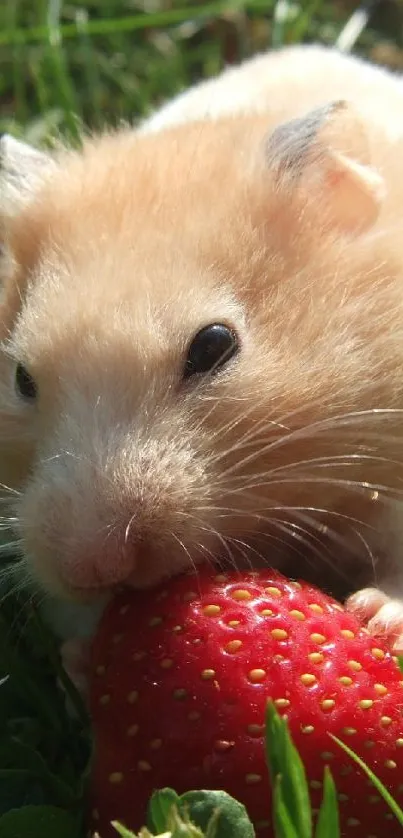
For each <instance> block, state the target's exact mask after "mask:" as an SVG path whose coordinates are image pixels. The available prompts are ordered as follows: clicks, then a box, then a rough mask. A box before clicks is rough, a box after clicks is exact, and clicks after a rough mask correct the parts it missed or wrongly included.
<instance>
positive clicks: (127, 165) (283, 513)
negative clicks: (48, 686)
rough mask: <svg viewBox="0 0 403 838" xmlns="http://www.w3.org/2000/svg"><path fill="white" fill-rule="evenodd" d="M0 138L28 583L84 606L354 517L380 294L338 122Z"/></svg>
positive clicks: (375, 251)
mask: <svg viewBox="0 0 403 838" xmlns="http://www.w3.org/2000/svg"><path fill="white" fill-rule="evenodd" d="M4 142H5V144H4V147H3V173H2V177H3V183H2V186H3V189H2V196H4V197H2V206H1V217H2V222H1V223H2V228H1V229H2V236H3V241H4V245H5V250H6V252H7V254H8V256H7V259H8V268H7V269H4V276H5V279H4V290H3V300H2V315H1V322H2V325H1V329H2V345H1V358H0V448H1V451H0V455H1V456H0V462H1V473H0V479H1V480H2V483H3V485H4V492H5V497H6V500H7V501H8V504H9V512H8V514H9V516H10V522H11V525H12V526H13V528H14V530H15V534H16V538H17V539H18V542H19V544H20V546H21V552H22V559H21V562H22V567H24V568H25V572H26V574H27V576H29V577H30V578H31V579H34V580H35V581H36V582H39V584H40V585H41V586H42V588H43V589H45V590H46V591H49V592H52V593H56V594H58V595H61V596H65V597H67V598H78V599H80V598H81V599H82V598H84V599H90V598H92V597H96V596H98V595H100V594H101V593H102V592H104V591H105V590H108V591H109V590H111V589H113V588H115V587H118V586H121V585H126V584H128V585H133V586H136V587H144V586H149V585H152V584H154V583H156V582H158V581H160V580H161V579H162V578H164V577H165V576H167V575H170V574H172V573H176V572H179V571H180V570H182V569H187V568H190V567H194V566H196V565H197V564H198V563H200V562H205V561H210V562H213V561H215V560H216V559H218V558H221V560H223V561H227V562H230V563H237V562H239V561H240V560H242V559H243V558H245V559H246V560H248V557H249V558H250V556H251V555H255V556H256V557H257V558H258V557H259V559H260V558H263V560H267V561H269V562H273V556H274V551H275V548H276V547H277V546H278V545H281V544H282V543H283V542H284V541H287V540H288V539H289V538H292V537H296V538H297V539H299V541H300V542H301V543H302V544H303V545H306V544H308V543H310V538H311V539H312V540H311V543H312V544H314V545H315V544H317V542H318V539H319V533H320V532H321V531H322V530H321V529H320V528H322V529H323V527H324V525H326V526H327V527H328V529H332V528H333V527H334V525H335V522H337V520H339V518H340V517H343V515H346V516H348V515H349V516H350V517H351V518H358V519H361V518H362V517H363V512H362V510H361V507H360V504H363V503H364V496H365V502H369V497H370V495H371V494H372V495H373V491H372V489H373V484H374V483H375V482H376V481H375V478H376V480H377V483H380V482H381V480H380V479H379V478H380V474H381V471H382V465H381V459H382V458H383V459H384V460H385V459H386V458H387V456H388V452H387V446H386V443H385V439H386V437H387V433H386V428H387V427H389V425H390V426H391V425H392V418H391V416H393V415H394V414H393V410H392V409H394V408H395V407H396V404H397V401H398V390H399V388H400V391H401V387H402V384H401V376H400V378H399V376H398V375H397V370H396V374H395V368H394V365H395V358H394V354H393V353H395V354H396V355H397V353H398V349H397V348H396V347H395V346H394V345H393V346H392V348H391V350H390V353H389V357H388V361H387V363H388V364H389V368H390V369H389V373H390V375H389V383H390V382H391V381H392V379H393V383H392V384H390V386H389V383H386V381H385V376H384V375H382V363H384V362H385V354H384V347H383V344H382V340H383V338H382V334H381V326H380V321H381V319H382V316H387V317H389V320H390V321H391V319H393V317H396V318H397V316H398V315H397V309H398V308H399V314H400V307H401V298H403V297H402V295H401V294H399V295H398V294H397V293H396V284H397V279H396V277H397V276H398V272H399V270H400V266H399V264H398V259H397V256H396V255H395V254H394V252H393V251H391V250H390V247H389V243H388V242H386V243H385V241H384V238H383V237H382V236H381V235H380V234H379V231H378V232H377V229H378V228H377V219H378V216H379V214H380V213H382V212H383V208H384V204H385V196H384V186H383V183H382V179H381V177H380V175H378V174H377V173H376V172H375V171H373V169H372V168H371V167H370V165H369V162H368V160H367V159H366V150H365V149H366V146H365V131H364V130H363V128H362V126H361V125H360V124H359V123H358V120H357V119H356V117H355V115H354V114H353V113H352V112H351V109H350V108H349V107H348V106H346V105H343V104H341V103H338V104H336V105H332V106H329V107H327V108H323V109H321V110H319V111H315V112H314V113H311V114H308V115H307V116H306V118H302V119H300V120H295V121H293V122H291V123H289V124H287V125H282V126H280V127H278V128H274V129H272V130H270V126H268V125H267V120H265V119H264V118H262V117H258V118H255V117H251V118H246V117H245V118H237V119H233V120H231V119H229V120H223V121H222V122H217V123H211V124H209V123H205V124H200V125H197V124H195V125H188V126H183V127H178V128H176V129H171V130H169V131H167V132H165V134H163V133H161V134H157V135H154V136H146V135H143V136H141V137H140V136H137V135H136V134H135V133H134V132H120V133H117V134H115V135H108V136H103V137H101V138H98V139H95V140H91V141H89V142H88V143H86V144H85V146H84V148H83V150H82V151H80V152H79V153H76V152H64V151H63V152H61V153H59V154H57V155H55V156H54V157H52V158H48V157H47V156H46V155H42V154H38V153H36V154H35V153H31V154H29V153H27V155H25V153H24V148H22V147H21V146H20V145H19V144H16V143H15V141H11V140H7V141H3V143H4ZM388 248H389V249H388ZM399 351H401V348H400V347H399ZM381 362H382V363H381ZM396 365H397V361H396ZM374 408H385V417H384V419H383V433H382V435H380V436H381V439H382V443H379V445H378V441H377V439H376V430H377V427H378V426H377V421H378V420H376V418H375V414H374ZM379 421H380V420H379ZM388 422H389V425H388ZM378 424H379V423H378ZM382 445H384V448H382ZM379 446H380V447H381V448H382V450H380V447H379ZM377 458H378V459H379V462H378V464H377V462H376V461H377ZM324 464H326V465H327V466H328V469H327V470H326V471H325V470H324V468H323V466H324ZM377 469H378V470H377ZM364 480H365V482H366V489H365V491H364V489H363V484H364ZM385 480H386V478H385V476H383V479H382V483H384V482H385ZM7 487H8V488H7ZM354 509H355V510H356V511H355V512H354ZM347 510H349V511H347ZM351 510H353V511H351ZM357 510H358V511H357ZM350 523H351V521H350ZM310 534H311V535H310ZM248 551H249V552H248Z"/></svg>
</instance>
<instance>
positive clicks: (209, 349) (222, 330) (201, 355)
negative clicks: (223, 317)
mask: <svg viewBox="0 0 403 838" xmlns="http://www.w3.org/2000/svg"><path fill="white" fill-rule="evenodd" d="M238 350H239V339H238V336H237V334H236V332H234V330H233V329H230V328H229V327H228V326H225V325H224V324H223V323H212V324H211V325H210V326H205V327H204V328H203V329H200V332H197V335H195V337H194V338H193V340H192V343H191V344H190V346H189V349H188V354H187V358H186V363H185V369H184V372H183V377H184V378H185V379H186V378H189V377H190V376H191V375H197V374H199V375H200V374H201V373H206V372H210V373H213V372H217V370H219V369H220V368H221V367H223V366H224V364H226V363H227V361H229V360H230V358H232V357H233V356H234V355H236V353H237V352H238Z"/></svg>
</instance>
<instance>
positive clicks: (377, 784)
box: [329, 733, 403, 826]
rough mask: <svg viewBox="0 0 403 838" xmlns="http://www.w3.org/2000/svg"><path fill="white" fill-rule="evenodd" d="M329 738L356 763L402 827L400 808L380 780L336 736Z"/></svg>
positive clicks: (402, 816)
mask: <svg viewBox="0 0 403 838" xmlns="http://www.w3.org/2000/svg"><path fill="white" fill-rule="evenodd" d="M329 736H330V737H331V738H332V739H333V741H334V742H336V743H337V745H339V746H340V748H342V749H343V751H345V752H346V754H348V756H349V757H351V759H353V760H354V762H356V763H357V765H359V766H360V768H361V769H362V770H363V771H364V773H365V774H366V775H367V777H368V778H369V779H370V780H371V783H372V784H373V785H374V786H375V788H376V789H377V791H379V794H380V795H381V797H383V799H384V800H385V802H386V803H387V804H388V806H389V808H390V810H391V811H392V812H393V814H394V815H395V817H396V818H397V820H398V821H399V823H400V825H401V826H403V811H402V810H401V808H400V806H399V805H398V804H397V803H396V801H395V800H394V799H393V797H392V795H391V794H390V793H389V792H388V790H387V789H386V788H385V786H384V785H383V783H382V782H381V781H380V780H378V777H377V776H376V775H375V774H374V773H373V771H371V769H370V768H368V765H366V763H365V762H364V761H363V760H362V759H361V757H359V756H358V755H357V754H356V753H354V751H352V750H351V748H349V747H348V745H346V744H345V742H342V741H341V739H338V738H337V736H333V734H332V733H329Z"/></svg>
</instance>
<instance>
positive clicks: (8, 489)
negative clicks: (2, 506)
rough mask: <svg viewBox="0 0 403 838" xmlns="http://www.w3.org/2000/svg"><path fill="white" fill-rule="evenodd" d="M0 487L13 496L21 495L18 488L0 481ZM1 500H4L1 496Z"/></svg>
mask: <svg viewBox="0 0 403 838" xmlns="http://www.w3.org/2000/svg"><path fill="white" fill-rule="evenodd" d="M0 489H1V491H3V492H8V494H9V495H13V497H17V498H19V497H21V495H22V492H20V491H19V489H14V488H13V487H12V486H7V485H6V483H0ZM2 500H5V499H3V498H2Z"/></svg>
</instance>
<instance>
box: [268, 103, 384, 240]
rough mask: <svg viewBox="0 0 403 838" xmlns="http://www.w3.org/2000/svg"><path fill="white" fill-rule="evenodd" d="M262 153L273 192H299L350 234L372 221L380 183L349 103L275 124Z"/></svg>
mask: <svg viewBox="0 0 403 838" xmlns="http://www.w3.org/2000/svg"><path fill="white" fill-rule="evenodd" d="M266 154H267V161H268V163H269V166H270V169H271V171H272V172H273V173H274V177H275V181H276V186H277V188H278V189H279V190H282V189H288V190H290V191H294V190H295V189H297V190H298V191H302V192H303V193H304V194H306V196H307V198H309V200H310V201H312V205H313V206H314V207H316V208H317V210H318V211H319V212H320V213H321V214H322V215H323V217H325V218H326V219H327V221H328V223H329V224H330V225H331V226H333V227H335V228H338V229H341V230H343V231H344V232H346V233H349V234H352V235H354V234H359V233H361V232H363V231H364V230H366V229H368V228H369V227H370V226H371V225H372V224H373V223H374V222H375V221H376V219H377V217H378V215H379V212H380V209H381V206H382V203H383V199H384V195H385V183H384V180H383V178H382V177H381V175H380V174H379V173H378V172H377V171H375V169H373V168H372V167H371V166H370V159H369V144H368V139H367V135H366V130H365V126H364V124H363V123H362V121H361V119H360V118H359V116H358V115H357V114H356V113H355V111H354V109H353V108H352V107H351V106H350V105H349V103H347V102H344V101H339V102H333V103H331V104H329V105H326V106H324V107H321V108H317V109H315V110H313V111H311V112H310V113H308V114H307V115H306V116H304V117H302V118H299V119H294V120H291V121H290V122H287V123H284V124H283V125H280V126H279V127H278V128H276V129H275V130H274V132H273V133H272V134H271V135H270V137H269V138H268V140H267V144H266Z"/></svg>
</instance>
